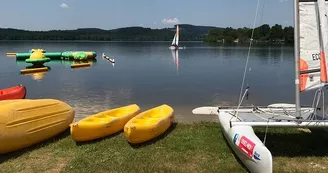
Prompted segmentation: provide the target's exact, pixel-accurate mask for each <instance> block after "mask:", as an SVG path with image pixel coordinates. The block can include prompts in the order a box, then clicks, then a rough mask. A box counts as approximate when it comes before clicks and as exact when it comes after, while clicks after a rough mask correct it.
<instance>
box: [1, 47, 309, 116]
mask: <svg viewBox="0 0 328 173" xmlns="http://www.w3.org/2000/svg"><path fill="white" fill-rule="evenodd" d="M169 44H170V43H169V42H143V43H134V42H133V43H126V42H110V43H109V42H80V43H76V42H10V43H7V42H0V55H1V56H2V57H1V63H0V88H6V87H10V86H13V85H17V84H23V85H25V86H26V87H27V89H28V93H27V98H54V99H59V100H63V101H65V102H67V103H69V104H70V105H71V106H72V107H74V108H75V110H76V118H77V119H79V118H81V117H85V116H88V115H90V114H94V113H97V112H100V111H104V110H107V109H110V108H114V107H118V106H123V105H127V104H132V103H136V104H138V105H139V106H140V107H141V108H142V109H143V110H145V109H148V108H151V107H154V106H157V105H160V104H164V103H165V104H168V105H170V106H172V107H173V108H174V110H175V112H176V120H178V121H192V120H199V119H202V120H208V119H213V118H215V117H206V116H196V115H192V113H191V111H192V109H193V108H195V107H198V106H205V105H236V104H237V100H238V97H239V91H240V86H241V80H242V76H243V71H244V65H245V61H246V56H247V51H248V47H247V46H211V45H207V44H205V43H200V42H184V43H183V42H182V43H181V45H182V46H186V47H187V49H185V50H179V51H178V52H177V53H174V52H173V53H172V52H171V50H169V49H168V45H169ZM31 48H43V49H46V50H47V51H48V52H56V51H60V52H62V51H69V50H84V51H95V52H97V54H98V56H97V62H94V63H93V65H92V67H91V68H83V69H76V70H72V69H71V68H70V62H64V61H52V62H49V63H46V64H45V65H47V66H49V67H51V70H50V71H49V72H47V73H45V74H37V75H34V76H32V75H20V73H19V70H21V69H24V68H25V67H26V66H28V64H26V63H25V62H16V60H15V58H11V57H6V56H5V53H6V52H28V50H29V49H31ZM102 52H105V53H106V54H107V55H109V56H110V57H114V58H115V61H116V64H115V66H112V64H111V63H109V62H108V61H106V60H104V59H102V58H101V53H102ZM249 67H250V69H248V73H247V78H246V84H247V85H248V86H249V87H250V92H251V93H250V96H249V99H248V100H247V101H246V102H245V104H255V105H267V104H271V103H275V102H289V103H294V85H293V81H294V58H293V48H292V47H283V46H267V47H254V49H252V52H251V57H250V60H249ZM311 103H312V93H306V94H302V104H311Z"/></svg>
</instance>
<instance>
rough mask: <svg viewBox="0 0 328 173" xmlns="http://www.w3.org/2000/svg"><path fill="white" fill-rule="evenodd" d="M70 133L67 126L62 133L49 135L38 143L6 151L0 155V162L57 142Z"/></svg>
mask: <svg viewBox="0 0 328 173" xmlns="http://www.w3.org/2000/svg"><path fill="white" fill-rule="evenodd" d="M69 135H70V130H69V128H67V129H66V130H65V131H63V132H62V133H60V134H58V135H56V136H54V137H51V138H49V139H47V140H45V141H42V142H40V143H37V144H33V145H31V146H29V147H26V148H23V149H20V150H17V151H13V152H10V153H7V154H2V155H0V163H3V162H6V161H7V160H10V159H15V158H17V157H19V156H21V155H23V154H25V153H28V152H30V151H33V150H38V149H40V148H43V147H47V146H48V145H50V144H52V143H55V142H58V141H59V140H61V139H64V138H66V137H67V136H69Z"/></svg>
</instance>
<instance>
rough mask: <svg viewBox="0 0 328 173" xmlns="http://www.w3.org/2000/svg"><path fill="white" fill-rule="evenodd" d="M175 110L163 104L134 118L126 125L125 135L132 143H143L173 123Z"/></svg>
mask: <svg viewBox="0 0 328 173" xmlns="http://www.w3.org/2000/svg"><path fill="white" fill-rule="evenodd" d="M173 118H174V111H173V109H172V108H171V107H170V106H168V105H165V104H164V105H161V106H158V107H155V108H153V109H149V110H147V111H145V112H142V113H140V114H139V115H137V116H135V117H134V118H132V119H131V120H130V121H129V122H128V123H127V124H126V125H125V126H124V135H125V137H126V138H127V140H128V141H129V142H130V143H142V142H146V141H148V140H151V139H153V138H155V137H157V136H159V135H161V134H162V133H164V132H165V131H166V130H167V129H168V128H169V127H170V126H171V124H172V122H173Z"/></svg>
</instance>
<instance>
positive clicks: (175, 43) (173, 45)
mask: <svg viewBox="0 0 328 173" xmlns="http://www.w3.org/2000/svg"><path fill="white" fill-rule="evenodd" d="M179 32H180V30H179V26H178V25H177V27H176V32H175V35H174V38H173V40H172V43H171V46H170V47H169V49H171V50H177V49H185V47H179Z"/></svg>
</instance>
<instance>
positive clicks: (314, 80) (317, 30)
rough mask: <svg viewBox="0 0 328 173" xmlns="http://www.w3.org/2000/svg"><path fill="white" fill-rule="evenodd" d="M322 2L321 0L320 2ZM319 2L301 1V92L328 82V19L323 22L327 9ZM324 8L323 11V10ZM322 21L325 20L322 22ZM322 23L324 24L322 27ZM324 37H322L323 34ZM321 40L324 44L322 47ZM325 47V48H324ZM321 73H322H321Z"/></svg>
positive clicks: (312, 0) (313, 0)
mask: <svg viewBox="0 0 328 173" xmlns="http://www.w3.org/2000/svg"><path fill="white" fill-rule="evenodd" d="M319 1H320V0H319ZM319 1H315V0H300V2H299V20H300V22H299V23H300V59H299V64H300V65H299V66H300V78H299V80H300V91H301V92H303V91H307V90H312V89H317V88H319V87H322V84H323V83H326V82H327V77H326V76H327V72H326V70H325V69H326V68H325V66H326V63H325V53H324V52H325V48H327V46H325V45H326V44H327V33H328V32H327V19H325V20H323V18H324V17H322V16H323V15H320V14H319V12H321V13H324V11H326V9H325V8H327V3H325V2H323V4H325V7H321V9H320V10H319V4H320V3H319ZM321 5H322V4H321ZM322 8H323V9H322ZM320 20H323V21H321V22H320ZM320 23H321V24H322V25H321V27H320ZM322 33H324V34H323V36H324V37H320V36H321V34H322ZM321 39H322V41H323V42H324V43H326V44H324V43H323V45H322V46H321V42H320V41H321ZM324 47H325V48H324ZM320 71H321V72H320Z"/></svg>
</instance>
